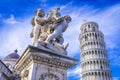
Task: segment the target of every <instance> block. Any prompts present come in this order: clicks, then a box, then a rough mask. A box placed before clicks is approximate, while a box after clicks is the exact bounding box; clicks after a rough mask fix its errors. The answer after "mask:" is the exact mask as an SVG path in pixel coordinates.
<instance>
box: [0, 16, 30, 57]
mask: <svg viewBox="0 0 120 80" xmlns="http://www.w3.org/2000/svg"><path fill="white" fill-rule="evenodd" d="M30 22H31V18H30V19H29V18H26V19H25V20H23V21H22V22H18V23H16V24H14V25H9V24H8V25H6V26H4V28H3V30H2V31H1V32H0V37H1V39H0V44H1V45H2V46H0V50H2V51H1V52H0V56H1V57H2V58H3V57H5V56H6V55H8V54H9V53H12V52H13V51H14V50H15V49H16V48H17V49H18V53H19V54H22V52H23V51H24V50H25V48H26V47H27V46H28V45H29V44H31V42H32V40H31V38H30V35H29V34H30V32H31V29H32V26H31V23H30Z"/></svg>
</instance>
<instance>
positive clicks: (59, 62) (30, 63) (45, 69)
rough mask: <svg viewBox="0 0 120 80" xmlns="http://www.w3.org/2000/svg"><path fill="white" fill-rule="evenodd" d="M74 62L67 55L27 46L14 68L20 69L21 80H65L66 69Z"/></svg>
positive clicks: (74, 62) (75, 61) (75, 62)
mask: <svg viewBox="0 0 120 80" xmlns="http://www.w3.org/2000/svg"><path fill="white" fill-rule="evenodd" d="M76 64H77V60H76V59H73V58H70V57H68V56H67V55H64V54H58V53H55V52H54V51H53V52H52V51H49V50H44V49H41V48H37V47H33V46H28V47H27V48H26V50H25V51H24V53H23V54H22V55H21V57H20V58H19V59H18V61H17V63H16V65H15V68H16V69H17V70H19V71H21V78H22V80H67V69H68V68H70V67H72V66H74V65H76Z"/></svg>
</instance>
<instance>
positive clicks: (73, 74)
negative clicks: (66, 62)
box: [67, 66, 81, 80]
mask: <svg viewBox="0 0 120 80" xmlns="http://www.w3.org/2000/svg"><path fill="white" fill-rule="evenodd" d="M67 74H68V77H75V78H77V79H79V80H80V79H81V67H80V66H77V67H76V68H74V69H71V70H68V73H67Z"/></svg>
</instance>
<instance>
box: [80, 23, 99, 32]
mask: <svg viewBox="0 0 120 80" xmlns="http://www.w3.org/2000/svg"><path fill="white" fill-rule="evenodd" d="M98 28H99V26H98V24H97V23H96V22H86V23H84V24H83V25H82V26H81V27H80V30H81V32H82V33H85V32H88V31H98V30H99V29H98Z"/></svg>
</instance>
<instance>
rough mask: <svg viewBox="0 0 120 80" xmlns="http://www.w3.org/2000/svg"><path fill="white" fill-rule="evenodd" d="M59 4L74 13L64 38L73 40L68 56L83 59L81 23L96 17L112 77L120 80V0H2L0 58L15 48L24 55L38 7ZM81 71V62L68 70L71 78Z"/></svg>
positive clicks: (71, 13)
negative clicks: (81, 55)
mask: <svg viewBox="0 0 120 80" xmlns="http://www.w3.org/2000/svg"><path fill="white" fill-rule="evenodd" d="M57 6H59V7H60V8H61V13H62V15H66V14H69V15H70V16H71V17H72V22H71V23H70V24H69V28H68V29H67V31H66V32H65V33H64V38H65V42H69V43H70V45H69V47H68V49H67V51H68V56H70V57H74V58H77V59H78V60H80V57H79V55H80V50H79V41H78V36H79V34H80V25H81V24H83V20H84V19H87V21H95V22H97V23H98V24H99V29H100V30H101V31H102V32H103V33H104V37H105V38H104V39H105V42H106V49H107V51H108V58H109V60H110V65H111V71H112V74H113V79H114V80H120V47H119V45H120V41H119V40H120V35H119V34H120V33H119V31H120V0H114V1H113V0H0V44H1V46H0V50H1V51H0V58H4V57H5V56H6V55H8V54H9V53H11V52H13V51H14V50H15V49H16V48H17V49H18V50H19V52H18V53H19V54H20V55H21V54H22V52H23V51H24V49H25V48H26V47H27V45H28V44H32V39H31V38H30V37H29V34H30V32H31V29H32V26H31V19H32V17H33V16H34V15H35V10H36V9H38V8H42V9H44V10H45V12H46V13H47V12H49V11H50V10H51V9H52V8H54V7H57ZM80 71H81V68H80V63H78V65H77V66H75V67H72V68H71V69H69V70H68V79H69V80H80Z"/></svg>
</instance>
